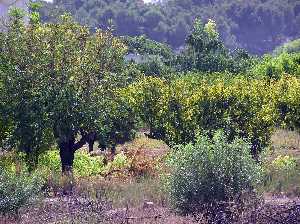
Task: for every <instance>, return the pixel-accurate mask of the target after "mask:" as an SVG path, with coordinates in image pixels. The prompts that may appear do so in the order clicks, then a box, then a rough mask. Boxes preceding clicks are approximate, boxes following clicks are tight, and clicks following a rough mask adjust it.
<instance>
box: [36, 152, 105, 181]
mask: <svg viewBox="0 0 300 224" xmlns="http://www.w3.org/2000/svg"><path fill="white" fill-rule="evenodd" d="M38 166H39V169H40V170H43V171H44V172H45V173H46V174H47V173H48V174H49V173H50V171H51V172H52V173H60V172H61V164H60V157H59V151H57V150H52V151H47V152H46V153H44V154H42V155H40V157H39V163H38ZM103 169H104V164H103V157H100V156H95V157H91V156H90V155H89V153H88V152H85V151H78V152H76V153H75V159H74V170H73V171H74V175H75V177H88V176H93V175H97V174H100V173H101V172H102V170H103Z"/></svg>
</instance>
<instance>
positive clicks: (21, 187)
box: [0, 167, 42, 214]
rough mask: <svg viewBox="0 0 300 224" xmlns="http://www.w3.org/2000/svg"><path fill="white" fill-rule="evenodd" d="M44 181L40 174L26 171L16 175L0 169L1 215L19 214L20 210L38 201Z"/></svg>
mask: <svg viewBox="0 0 300 224" xmlns="http://www.w3.org/2000/svg"><path fill="white" fill-rule="evenodd" d="M41 187H42V180H41V178H39V175H38V174H31V175H29V174H28V173H27V172H26V171H21V173H19V174H16V173H15V172H9V171H7V170H4V169H3V168H2V167H0V213H2V214H7V213H15V214H17V213H18V210H19V209H20V208H21V207H23V206H25V205H27V204H28V203H30V202H32V201H33V200H34V199H36V196H37V194H38V192H39V191H40V190H41Z"/></svg>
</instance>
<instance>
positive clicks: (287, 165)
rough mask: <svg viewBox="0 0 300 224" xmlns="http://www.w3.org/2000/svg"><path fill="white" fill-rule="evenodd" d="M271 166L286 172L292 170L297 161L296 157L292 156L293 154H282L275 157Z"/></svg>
mask: <svg viewBox="0 0 300 224" xmlns="http://www.w3.org/2000/svg"><path fill="white" fill-rule="evenodd" d="M271 166H272V167H273V168H274V169H275V170H278V171H285V172H291V171H294V170H295V168H296V166H297V163H296V160H295V158H293V157H291V156H288V155H286V156H281V155H279V156H278V157H277V158H275V159H274V160H273V161H272V163H271Z"/></svg>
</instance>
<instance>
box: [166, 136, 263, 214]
mask: <svg viewBox="0 0 300 224" xmlns="http://www.w3.org/2000/svg"><path fill="white" fill-rule="evenodd" d="M226 137H227V136H226V135H225V134H224V133H223V132H216V133H215V134H214V136H213V138H212V139H211V140H210V138H209V137H208V136H198V137H197V138H196V141H195V143H194V144H191V143H190V144H188V145H179V146H177V147H176V148H174V149H173V150H172V152H171V153H170V155H169V156H168V158H167V165H168V170H169V172H170V174H169V175H167V176H166V177H165V178H166V179H165V181H166V189H167V192H168V194H169V197H170V201H171V204H172V205H173V206H174V207H175V208H176V209H177V210H179V211H180V212H183V213H193V212H195V211H197V209H199V208H201V207H203V206H204V205H205V204H207V205H210V204H213V203H216V202H220V201H229V200H232V199H233V198H235V197H237V196H240V195H241V194H242V193H244V192H245V191H249V190H253V188H254V187H255V185H256V184H257V183H259V181H260V179H261V174H262V169H261V167H260V165H259V164H258V163H256V161H255V160H253V158H252V157H251V155H250V150H251V144H249V143H247V142H245V141H244V140H242V139H235V140H234V141H233V142H229V141H228V140H227V139H226Z"/></svg>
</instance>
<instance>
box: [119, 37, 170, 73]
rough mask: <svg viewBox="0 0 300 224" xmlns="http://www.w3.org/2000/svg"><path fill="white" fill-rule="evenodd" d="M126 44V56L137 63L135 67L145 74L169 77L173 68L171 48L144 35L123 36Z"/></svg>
mask: <svg viewBox="0 0 300 224" xmlns="http://www.w3.org/2000/svg"><path fill="white" fill-rule="evenodd" d="M123 39H124V43H125V44H126V45H127V46H128V53H129V55H128V57H131V60H133V61H134V62H136V63H137V68H138V69H139V70H140V71H141V72H142V73H143V74H145V75H147V76H158V77H165V78H169V77H170V74H171V73H172V71H173V70H174V69H173V68H172V64H173V61H174V58H175V55H174V53H173V51H172V49H171V48H170V47H169V46H167V45H165V44H162V43H159V42H156V41H153V40H150V39H147V38H146V37H145V36H139V37H123Z"/></svg>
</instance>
